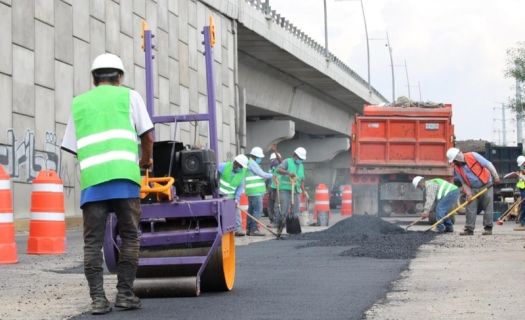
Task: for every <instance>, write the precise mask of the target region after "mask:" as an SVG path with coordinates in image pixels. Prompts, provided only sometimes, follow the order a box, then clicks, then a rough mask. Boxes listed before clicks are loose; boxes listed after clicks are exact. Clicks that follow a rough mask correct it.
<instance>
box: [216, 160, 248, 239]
mask: <svg viewBox="0 0 525 320" xmlns="http://www.w3.org/2000/svg"><path fill="white" fill-rule="evenodd" d="M247 167H248V158H247V157H246V156H245V155H244V154H239V155H237V156H236V157H235V158H234V159H233V161H228V162H222V163H219V166H218V168H217V170H218V171H219V174H220V180H219V193H220V194H221V195H223V196H224V197H225V198H227V199H235V204H236V207H237V209H236V210H237V212H236V214H235V225H236V227H237V229H236V230H237V231H235V236H237V237H239V236H244V232H243V231H242V227H241V222H242V221H241V211H240V209H239V201H240V199H241V194H242V192H243V191H244V178H245V177H246V171H247V170H246V168H247Z"/></svg>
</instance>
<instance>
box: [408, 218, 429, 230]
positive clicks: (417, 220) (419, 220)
mask: <svg viewBox="0 0 525 320" xmlns="http://www.w3.org/2000/svg"><path fill="white" fill-rule="evenodd" d="M426 218H427V217H419V218H418V219H416V220H415V221H414V222H412V223H411V224H409V225H408V226H407V227H406V228H405V230H408V228H410V227H411V226H413V225H415V224H417V223H418V222H421V221H423V220H425V219H426Z"/></svg>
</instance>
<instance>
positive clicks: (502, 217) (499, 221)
mask: <svg viewBox="0 0 525 320" xmlns="http://www.w3.org/2000/svg"><path fill="white" fill-rule="evenodd" d="M524 199H525V198H520V200H519V201H516V202H514V203H513V204H512V205H511V206H510V207H509V208H508V209H507V211H505V213H503V214H502V215H501V217H499V219H498V221H496V224H497V225H500V226H501V225H502V224H503V222H504V221H505V218H506V217H507V216H508V215H509V214H510V213H511V212H512V210H513V209H514V208H516V206H519V205H520V204H521V203H522V202H523V200H524Z"/></svg>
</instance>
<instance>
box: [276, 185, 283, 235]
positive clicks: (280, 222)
mask: <svg viewBox="0 0 525 320" xmlns="http://www.w3.org/2000/svg"><path fill="white" fill-rule="evenodd" d="M275 186H276V187H277V189H276V190H277V210H279V213H278V214H277V216H278V217H279V219H278V223H279V225H278V226H277V239H279V238H280V237H281V233H282V232H283V228H284V221H283V219H282V215H281V212H282V210H281V192H280V191H279V184H276V185H275Z"/></svg>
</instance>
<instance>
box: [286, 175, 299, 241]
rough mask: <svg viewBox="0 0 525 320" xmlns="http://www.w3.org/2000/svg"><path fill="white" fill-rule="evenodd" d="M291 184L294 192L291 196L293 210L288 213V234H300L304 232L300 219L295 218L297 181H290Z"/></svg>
mask: <svg viewBox="0 0 525 320" xmlns="http://www.w3.org/2000/svg"><path fill="white" fill-rule="evenodd" d="M290 181H291V183H292V191H291V195H292V201H291V203H292V206H291V207H292V210H291V211H289V212H287V214H286V233H288V234H299V233H301V232H302V230H301V223H300V222H299V218H298V217H296V216H295V212H294V209H293V208H294V207H295V205H294V203H295V200H294V198H295V182H296V181H295V179H290Z"/></svg>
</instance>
